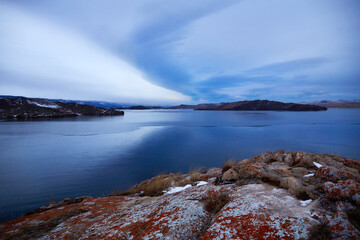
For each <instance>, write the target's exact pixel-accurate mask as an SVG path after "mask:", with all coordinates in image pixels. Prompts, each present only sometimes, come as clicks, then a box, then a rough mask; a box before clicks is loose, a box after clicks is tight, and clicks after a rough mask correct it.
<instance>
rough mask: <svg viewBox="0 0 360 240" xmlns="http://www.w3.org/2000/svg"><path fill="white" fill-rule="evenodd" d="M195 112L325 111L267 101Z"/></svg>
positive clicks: (303, 105)
mask: <svg viewBox="0 0 360 240" xmlns="http://www.w3.org/2000/svg"><path fill="white" fill-rule="evenodd" d="M195 109H196V110H235V111H326V110H327V108H326V107H324V106H318V105H311V104H300V103H283V102H277V101H269V100H253V101H238V102H230V103H221V104H217V105H213V106H211V105H210V106H208V107H205V108H203V107H196V108H195Z"/></svg>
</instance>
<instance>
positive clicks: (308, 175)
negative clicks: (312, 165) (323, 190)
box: [304, 173, 314, 177]
mask: <svg viewBox="0 0 360 240" xmlns="http://www.w3.org/2000/svg"><path fill="white" fill-rule="evenodd" d="M312 176H314V174H313V173H310V174H307V175H304V177H312Z"/></svg>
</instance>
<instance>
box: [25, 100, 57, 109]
mask: <svg viewBox="0 0 360 240" xmlns="http://www.w3.org/2000/svg"><path fill="white" fill-rule="evenodd" d="M27 102H28V103H29V104H33V105H36V106H38V107H45V108H59V106H58V105H56V104H41V103H38V102H33V101H29V100H28V101H27Z"/></svg>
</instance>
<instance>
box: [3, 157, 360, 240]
mask: <svg viewBox="0 0 360 240" xmlns="http://www.w3.org/2000/svg"><path fill="white" fill-rule="evenodd" d="M357 166H358V161H357V160H354V159H346V158H342V157H340V156H336V155H329V154H324V155H319V154H313V153H291V152H284V151H277V152H274V153H271V152H269V153H265V154H261V155H258V156H254V157H253V158H250V159H245V160H243V161H240V162H232V163H231V165H230V164H227V166H226V170H225V171H222V169H217V168H211V169H209V170H207V171H201V172H197V173H194V172H192V173H189V174H167V175H161V176H157V177H155V178H153V179H150V180H147V181H144V182H142V183H140V184H138V185H136V186H134V187H133V188H131V189H130V190H128V191H126V192H122V193H118V194H113V196H110V197H103V198H92V197H82V198H78V199H74V200H70V199H65V200H64V201H62V202H60V203H57V204H51V205H49V206H46V207H42V208H40V209H38V210H34V211H32V212H31V213H29V214H28V215H26V216H24V217H21V218H19V219H16V220H13V221H10V222H7V223H3V224H0V239H28V238H41V239H202V240H205V239H331V238H332V239H359V238H360V229H359V217H358V216H359V212H360V210H359V207H360V202H359V197H360V195H359V193H360V185H359V178H358V175H359V169H358V168H356V167H357ZM350 173H351V174H350ZM150 185H156V187H150ZM162 189H163V190H162ZM144 190H147V191H144ZM150 190H152V191H150ZM155 193H156V194H155Z"/></svg>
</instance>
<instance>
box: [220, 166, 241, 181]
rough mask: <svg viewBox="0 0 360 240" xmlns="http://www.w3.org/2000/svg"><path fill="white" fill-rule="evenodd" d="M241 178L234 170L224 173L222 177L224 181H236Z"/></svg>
mask: <svg viewBox="0 0 360 240" xmlns="http://www.w3.org/2000/svg"><path fill="white" fill-rule="evenodd" d="M238 177H239V174H238V173H237V172H236V171H235V170H234V169H232V168H230V169H229V170H227V171H226V172H224V174H223V175H222V180H223V181H236V180H237V179H238Z"/></svg>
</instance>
